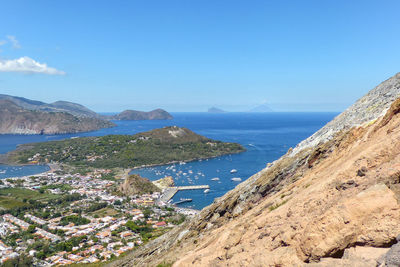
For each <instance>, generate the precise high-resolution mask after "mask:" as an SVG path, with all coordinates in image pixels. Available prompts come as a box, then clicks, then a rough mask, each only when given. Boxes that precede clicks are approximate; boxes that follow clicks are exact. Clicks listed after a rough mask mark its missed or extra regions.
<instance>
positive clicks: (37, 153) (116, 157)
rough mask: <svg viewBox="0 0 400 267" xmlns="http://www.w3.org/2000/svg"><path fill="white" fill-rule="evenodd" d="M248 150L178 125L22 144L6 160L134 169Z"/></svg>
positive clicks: (8, 161) (23, 162) (11, 161)
mask: <svg viewBox="0 0 400 267" xmlns="http://www.w3.org/2000/svg"><path fill="white" fill-rule="evenodd" d="M243 151H245V148H243V147H242V146H241V145H240V144H237V143H226V142H221V141H215V140H212V139H209V138H206V137H204V136H201V135H198V134H196V133H194V132H192V131H191V130H189V129H186V128H180V127H176V126H170V127H165V128H161V129H155V130H152V131H149V132H144V133H138V134H135V135H107V136H102V137H82V138H74V139H68V140H62V141H51V142H43V143H32V144H24V145H20V146H19V147H18V148H17V150H14V151H12V152H10V153H8V155H7V163H14V164H15V163H17V164H29V163H35V164H36V163H50V162H51V163H62V164H67V165H70V166H88V167H94V168H114V167H122V168H134V167H141V166H145V165H161V164H167V163H172V162H177V161H191V160H196V159H205V158H211V157H216V156H221V155H226V154H234V153H239V152H243Z"/></svg>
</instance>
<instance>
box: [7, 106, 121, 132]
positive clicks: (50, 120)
mask: <svg viewBox="0 0 400 267" xmlns="http://www.w3.org/2000/svg"><path fill="white" fill-rule="evenodd" d="M113 126H115V125H114V124H113V123H112V122H109V121H106V120H103V119H99V118H95V117H85V116H82V117H77V116H74V115H72V114H70V113H66V112H46V111H43V110H29V109H25V108H22V107H20V106H19V105H17V104H15V103H14V102H13V101H11V100H8V99H0V134H63V133H77V132H87V131H94V130H98V129H101V128H109V127H113Z"/></svg>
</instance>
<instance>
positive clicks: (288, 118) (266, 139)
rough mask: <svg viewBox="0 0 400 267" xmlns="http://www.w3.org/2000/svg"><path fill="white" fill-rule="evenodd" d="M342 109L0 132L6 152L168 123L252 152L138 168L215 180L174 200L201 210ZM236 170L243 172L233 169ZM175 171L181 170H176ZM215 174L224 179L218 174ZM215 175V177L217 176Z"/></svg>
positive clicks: (1, 174)
mask: <svg viewBox="0 0 400 267" xmlns="http://www.w3.org/2000/svg"><path fill="white" fill-rule="evenodd" d="M337 114H338V113H330V112H329V113H328V112H324V113H286V112H282V113H281V112H271V113H222V114H211V113H172V115H173V116H174V119H172V120H154V121H115V123H116V124H117V127H114V128H109V129H101V130H98V131H94V132H87V133H79V134H63V135H0V153H6V152H8V151H11V150H13V149H15V148H16V146H17V145H18V144H24V143H32V142H44V141H52V140H62V139H66V138H71V137H83V136H103V135H108V134H135V133H138V132H143V131H149V130H152V129H156V128H161V127H165V126H173V125H176V126H180V127H186V128H189V129H191V130H192V131H194V132H196V133H198V134H201V135H204V136H206V137H209V138H212V139H216V140H221V141H226V142H237V143H240V144H242V145H243V146H244V147H246V149H247V151H246V152H243V153H240V154H235V155H227V156H222V157H218V158H214V159H209V160H202V161H194V162H189V163H187V164H183V165H179V164H175V165H165V166H158V167H151V168H142V169H135V170H133V171H132V173H137V174H140V175H142V176H143V177H146V178H149V179H150V180H156V179H160V178H162V177H164V176H166V175H171V176H172V177H173V178H174V180H175V183H176V185H203V184H207V185H210V191H209V192H208V193H204V192H203V190H190V191H180V192H178V193H177V194H176V195H175V196H174V198H173V202H176V201H179V200H180V199H181V198H191V199H193V201H192V202H187V203H183V204H181V206H184V207H190V208H196V209H201V208H203V207H204V206H207V205H209V204H211V203H212V202H213V200H214V199H215V198H216V197H220V196H222V195H223V194H225V193H226V192H227V191H229V190H231V189H233V188H234V187H235V186H236V185H237V184H238V183H239V182H237V181H232V178H241V180H242V181H244V180H246V179H247V178H249V177H250V176H252V175H253V174H255V173H257V172H258V171H260V170H262V169H263V168H265V166H266V164H267V163H268V162H272V161H274V160H276V159H278V158H279V157H280V156H282V155H284V154H285V153H286V152H287V150H288V149H289V148H290V147H294V146H295V145H296V144H297V143H299V142H300V141H301V140H303V139H305V138H307V137H308V136H310V135H312V134H313V133H314V132H315V131H317V130H318V129H320V128H321V127H322V126H324V125H325V124H326V123H327V122H329V121H330V120H332V119H333V118H334V117H335V116H336V115H337ZM232 169H236V170H237V172H235V173H231V170H232ZM47 170H48V167H47V166H40V165H34V166H5V165H0V179H1V178H6V177H16V176H25V175H33V174H35V173H40V172H44V171H47ZM174 170H175V171H174ZM213 178H218V180H217V179H213ZM211 179H213V180H211Z"/></svg>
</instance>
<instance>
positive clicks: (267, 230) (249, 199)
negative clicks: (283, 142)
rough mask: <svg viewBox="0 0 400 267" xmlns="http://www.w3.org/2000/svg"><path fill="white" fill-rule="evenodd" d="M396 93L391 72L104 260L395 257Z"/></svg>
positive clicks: (371, 260) (183, 262) (212, 262)
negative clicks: (187, 217)
mask: <svg viewBox="0 0 400 267" xmlns="http://www.w3.org/2000/svg"><path fill="white" fill-rule="evenodd" d="M399 93H400V74H397V75H395V76H394V77H392V78H391V79H389V80H387V81H385V82H383V83H382V84H380V85H379V86H378V87H376V88H375V89H374V90H372V91H371V92H370V93H368V94H367V95H366V96H365V97H363V98H362V99H360V100H359V101H357V103H355V104H354V105H353V106H352V107H350V108H349V109H348V110H346V111H345V112H344V113H342V114H341V115H339V116H338V117H337V118H335V119H334V120H333V121H332V122H330V123H328V124H327V125H326V126H325V127H324V128H322V129H321V130H320V131H319V132H317V133H316V134H314V135H313V136H312V137H310V138H308V139H307V140H305V141H303V142H302V143H300V144H299V145H298V146H297V147H296V148H295V149H294V150H290V151H288V153H287V154H286V155H285V156H283V157H282V158H280V159H279V160H277V161H275V162H273V163H271V164H268V166H267V167H266V168H265V169H264V170H262V171H261V172H259V173H257V174H255V175H254V176H252V177H250V178H249V179H248V180H246V181H245V182H243V183H241V184H239V185H238V186H237V187H236V188H235V189H234V190H232V191H230V192H228V193H227V194H225V195H224V196H222V197H221V198H219V199H217V200H215V202H214V203H213V204H212V205H210V206H208V207H206V208H204V209H203V210H202V212H201V213H200V214H199V215H198V216H197V217H195V218H194V219H192V220H191V221H188V222H186V223H184V224H183V225H181V226H180V227H178V228H176V229H174V230H172V231H170V232H169V233H167V234H166V235H164V236H162V237H161V238H158V239H156V240H154V241H153V242H150V243H148V244H147V245H146V246H144V247H143V248H139V249H137V250H136V251H134V252H133V253H132V254H130V255H129V256H127V257H125V258H122V259H121V260H119V261H115V262H113V263H111V264H110V265H113V266H155V265H157V264H159V263H167V264H170V263H173V266H307V265H310V266H399V262H397V265H396V260H398V251H399V250H400V249H399V247H398V246H399V245H398V244H396V243H397V240H396V237H397V236H398V235H399V234H400V224H399V221H400V205H399V198H400V154H399V151H400V114H399V113H400V100H396V99H397V98H398V96H399ZM394 244H396V245H394ZM390 247H392V248H391V249H390ZM396 253H397V254H396ZM396 257H397V258H396ZM393 264H394V265H393Z"/></svg>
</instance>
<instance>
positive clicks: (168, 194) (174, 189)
mask: <svg viewBox="0 0 400 267" xmlns="http://www.w3.org/2000/svg"><path fill="white" fill-rule="evenodd" d="M200 189H210V186H209V185H189V186H171V187H168V188H166V189H165V190H164V192H163V194H162V195H161V197H160V201H162V202H168V201H169V200H170V199H171V198H173V197H174V196H175V194H176V193H178V191H181V190H200Z"/></svg>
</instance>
